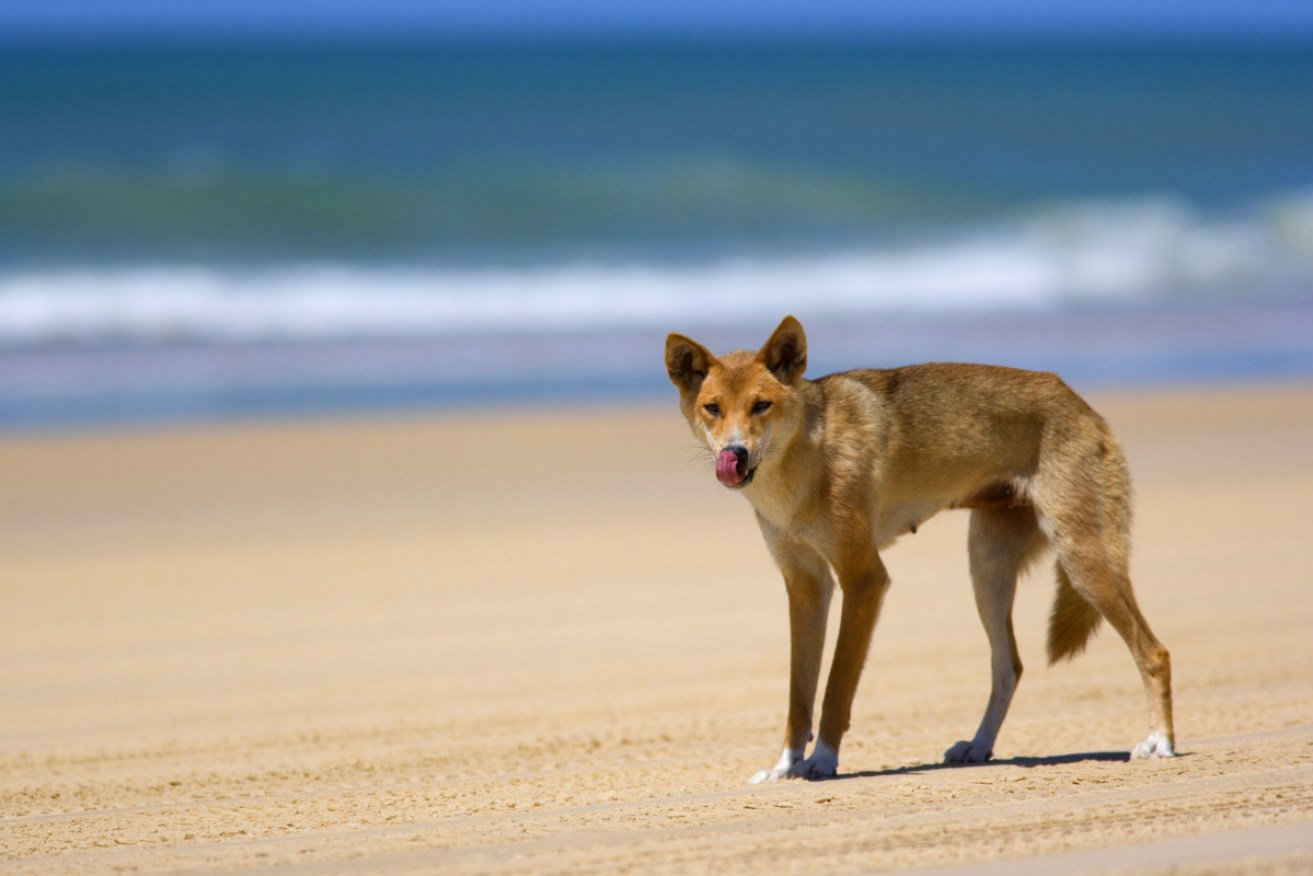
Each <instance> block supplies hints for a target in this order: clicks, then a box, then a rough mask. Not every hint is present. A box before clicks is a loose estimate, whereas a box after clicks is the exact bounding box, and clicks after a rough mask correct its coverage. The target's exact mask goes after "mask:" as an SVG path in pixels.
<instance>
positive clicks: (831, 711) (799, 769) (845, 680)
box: [789, 547, 889, 779]
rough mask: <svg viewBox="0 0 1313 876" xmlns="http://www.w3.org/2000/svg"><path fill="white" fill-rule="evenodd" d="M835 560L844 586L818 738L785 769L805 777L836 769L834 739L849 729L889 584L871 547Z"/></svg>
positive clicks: (837, 740) (820, 776) (829, 774)
mask: <svg viewBox="0 0 1313 876" xmlns="http://www.w3.org/2000/svg"><path fill="white" fill-rule="evenodd" d="M845 559H847V558H845ZM836 565H837V571H838V573H839V586H840V588H842V590H843V611H842V614H841V615H840V618H839V640H838V642H837V643H836V645H835V649H834V663H833V665H831V667H830V678H829V680H828V681H827V682H826V685H825V701H824V703H823V706H822V709H821V732H820V738H819V739H817V741H816V748H815V749H814V750H813V751H812V755H811V757H809V758H807V759H806V760H803V761H799V762H798V763H796V764H794V765H793V766H792V767H791V768H790V770H789V774H790V775H794V776H799V777H801V778H804V779H827V778H830V777H832V776H834V775H835V773H836V772H837V770H838V767H839V743H840V742H842V740H843V734H844V733H845V732H846V731H847V730H848V724H849V720H850V718H851V716H852V706H853V697H854V696H855V695H856V694H857V682H858V681H859V680H860V679H861V676H862V668H863V667H864V666H865V664H866V653H867V650H868V649H869V648H870V646H871V634H872V632H873V631H874V630H875V622H876V619H877V618H879V616H880V605H881V603H882V602H883V601H884V594H885V590H887V589H888V586H889V575H888V573H887V572H886V571H885V568H884V563H882V562H881V561H880V557H879V556H878V555H877V554H876V552H875V549H874V547H871V548H869V549H868V551H866V552H865V554H864V555H859V556H858V558H857V561H856V562H846V563H844V564H842V565H838V564H836Z"/></svg>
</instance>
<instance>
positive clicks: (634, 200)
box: [0, 42, 1313, 430]
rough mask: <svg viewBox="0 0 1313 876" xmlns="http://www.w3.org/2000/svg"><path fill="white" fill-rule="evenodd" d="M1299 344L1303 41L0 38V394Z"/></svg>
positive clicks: (132, 401)
mask: <svg viewBox="0 0 1313 876" xmlns="http://www.w3.org/2000/svg"><path fill="white" fill-rule="evenodd" d="M784 313H794V314H796V315H798V316H799V317H800V318H801V319H803V321H804V324H805V325H806V326H807V327H808V329H809V332H810V334H811V336H812V343H813V355H812V363H813V368H814V369H815V370H816V371H817V372H820V371H822V370H830V369H834V368H844V367H858V366H873V365H893V364H900V363H902V362H906V361H916V360H924V359H975V360H988V361H996V362H1002V363H1006V364H1015V365H1021V366H1024V367H1036V368H1046V369H1051V370H1057V371H1059V372H1060V373H1063V374H1064V375H1065V376H1067V377H1068V378H1069V380H1071V382H1073V383H1075V384H1076V385H1078V386H1086V385H1092V384H1100V383H1104V384H1107V383H1117V384H1141V383H1147V382H1162V381H1192V380H1225V379H1241V378H1278V379H1280V378H1298V377H1307V376H1309V375H1313V45H1265V46H1255V45H1234V46H1229V45H1221V44H1214V45H1193V46H1172V45H1161V44H1147V43H1136V44H1127V45H1118V44H1112V43H1102V44H1076V43H1065V44H1056V45H1047V46H1045V45H1033V44H1029V45H1027V44H1014V45H984V44H952V45H946V44H941V45H933V44H850V45H836V44H820V43H798V44H789V43H779V42H776V43H753V44H741V45H740V44H727V43H696V44H691V43H686V44H598V43H589V44H585V43H580V44H560V43H558V44H539V45H529V44H518V45H517V44H482V45H457V44H418V43H417V44H397V43H389V44H382V43H380V44H371V45H365V46H360V45H354V46H353V45H345V44H341V45H317V46H310V45H279V44H274V43H264V44H259V45H248V46H242V47H238V46H231V47H222V46H197V45H190V46H178V47H167V46H141V47H130V46H103V47H96V46H80V47H40V48H37V47H28V48H14V47H9V48H0V429H11V430H12V429H24V428H34V427H50V426H55V427H58V426H64V425H86V424H103V423H125V422H137V421H141V420H151V421H158V420H178V419H192V418H215V417H233V416H246V415H264V414H267V413H314V412H330V411H336V410H342V409H394V408H398V407H408V408H409V407H432V406H441V405H452V404H479V403H507V402H516V401H526V400H533V401H553V400H558V399H562V398H568V399H571V400H574V399H589V398H601V399H630V398H634V397H655V396H657V395H658V394H659V393H662V392H667V391H668V386H667V385H666V382H665V377H664V373H663V369H662V365H661V348H662V343H663V339H664V335H665V333H666V332H667V331H672V330H677V331H681V332H684V333H686V334H692V335H694V336H695V337H699V338H704V339H706V340H707V342H708V343H710V344H712V345H714V346H717V347H721V346H725V347H730V346H733V347H737V346H751V345H754V344H756V343H759V342H760V341H761V340H762V339H764V337H765V335H766V333H768V332H769V330H770V329H771V327H773V325H774V324H775V323H776V322H777V321H778V319H779V318H780V317H781V316H782V315H783V314H784Z"/></svg>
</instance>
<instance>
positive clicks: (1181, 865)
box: [0, 385, 1313, 876]
mask: <svg viewBox="0 0 1313 876" xmlns="http://www.w3.org/2000/svg"><path fill="white" fill-rule="evenodd" d="M1093 401H1094V402H1095V404H1096V406H1098V407H1100V408H1101V409H1102V410H1103V411H1104V413H1105V414H1106V415H1107V416H1108V418H1109V420H1110V421H1111V422H1112V424H1113V426H1114V428H1115V429H1116V430H1117V431H1118V432H1119V434H1120V435H1121V436H1122V438H1123V442H1124V443H1125V445H1126V447H1127V450H1128V453H1129V456H1130V459H1131V464H1132V468H1133V470H1134V472H1135V474H1136V477H1137V483H1138V489H1139V502H1138V511H1137V513H1138V518H1137V525H1136V538H1137V553H1136V557H1135V564H1134V571H1135V577H1136V582H1137V589H1138V592H1139V594H1140V599H1141V603H1142V605H1143V607H1144V609H1145V612H1146V614H1147V616H1148V617H1149V619H1150V621H1151V622H1152V624H1153V626H1154V628H1155V630H1156V631H1157V632H1158V634H1159V635H1160V636H1161V637H1162V639H1163V640H1164V641H1165V642H1166V643H1167V645H1168V646H1169V647H1170V648H1171V650H1172V655H1173V662H1174V667H1175V674H1176V679H1175V680H1176V712H1177V732H1178V748H1179V750H1180V751H1181V752H1182V754H1183V756H1182V757H1179V758H1177V759H1175V760H1170V761H1158V762H1134V763H1131V762H1127V761H1126V751H1127V750H1128V748H1129V746H1130V745H1131V744H1133V743H1134V742H1135V741H1137V740H1138V739H1139V738H1141V736H1142V735H1143V734H1144V732H1145V730H1146V723H1147V718H1146V709H1145V704H1144V701H1143V695H1142V693H1141V689H1140V684H1139V680H1138V677H1137V675H1136V672H1135V668H1134V666H1133V664H1132V662H1131V660H1130V657H1129V655H1128V653H1127V651H1126V648H1125V647H1124V646H1123V645H1122V643H1121V642H1120V641H1118V640H1117V638H1116V637H1115V635H1113V634H1112V633H1111V632H1110V631H1108V630H1106V629H1105V630H1104V631H1103V632H1102V633H1101V634H1100V636H1099V637H1098V639H1097V640H1096V641H1095V642H1094V643H1093V645H1092V647H1091V648H1090V650H1089V652H1088V653H1087V654H1085V655H1084V656H1083V657H1081V658H1079V659H1078V660H1077V661H1076V662H1075V663H1072V664H1064V665H1062V666H1059V667H1056V668H1046V667H1045V666H1044V659H1043V640H1044V615H1045V612H1046V610H1047V606H1048V601H1049V599H1050V597H1051V593H1052V589H1051V586H1050V582H1049V578H1048V575H1047V574H1037V575H1035V576H1033V577H1032V578H1030V579H1028V580H1027V581H1026V582H1024V583H1023V585H1022V588H1021V591H1020V594H1019V597H1018V607H1017V629H1018V634H1019V637H1020V639H1021V647H1022V657H1023V659H1024V661H1025V663H1026V665H1027V666H1028V667H1029V670H1028V674H1027V675H1026V677H1025V679H1024V680H1023V681H1022V684H1021V688H1020V691H1019V693H1018V696H1017V699H1016V702H1015V703H1014V705H1013V709H1012V714H1011V717H1010V718H1009V721H1008V723H1007V725H1006V726H1005V727H1004V730H1003V734H1002V736H1001V738H1000V740H999V744H998V748H997V755H998V757H999V760H998V761H996V762H994V763H992V764H989V765H984V766H979V767H965V768H941V767H940V766H938V765H937V761H938V758H939V757H940V755H941V753H942V752H943V750H944V749H945V748H947V747H948V745H950V744H951V743H952V742H954V741H955V740H957V739H960V738H962V737H964V736H966V735H968V734H969V733H970V732H972V730H973V729H974V727H975V724H976V721H977V720H978V718H979V715H980V711H981V710H982V709H983V707H984V704H985V699H986V695H987V687H988V666H987V648H986V644H985V638H984V634H983V633H982V632H981V630H980V628H979V623H978V621H977V620H976V618H975V610H974V606H973V602H972V598H971V592H970V586H969V583H968V579H967V575H966V562H965V550H964V543H965V534H964V533H965V523H966V518H965V516H964V515H960V514H958V515H945V516H943V517H941V518H938V519H937V520H935V521H933V522H932V523H930V524H928V525H926V526H925V527H923V528H922V530H921V533H920V534H919V535H916V536H914V537H910V538H907V539H905V540H904V541H903V542H901V543H900V544H899V545H897V546H896V547H894V548H893V549H892V550H891V551H889V552H888V553H887V554H886V561H887V564H888V566H889V568H890V570H891V572H892V574H893V577H894V588H893V590H892V591H891V593H890V596H889V599H888V601H887V603H886V608H885V613H884V617H883V619H882V622H881V626H880V628H879V630H878V631H877V633H876V644H875V645H874V647H873V650H872V653H871V657H870V661H869V663H868V669H867V673H866V677H865V679H864V680H863V684H862V687H861V690H860V691H859V693H858V700H857V703H856V708H855V714H854V722H853V730H852V731H851V733H850V734H849V736H848V738H847V739H846V740H845V742H844V750H843V756H842V759H841V763H840V769H841V771H842V775H841V777H840V778H839V779H837V780H834V781H827V782H818V783H806V782H785V783H780V784H775V785H769V786H752V787H749V786H747V785H745V784H744V782H745V780H746V779H747V778H748V777H749V776H750V775H751V774H752V773H753V772H754V771H755V770H757V769H758V768H760V767H762V766H766V765H769V764H770V763H772V762H773V760H774V758H775V756H776V754H777V751H778V744H779V741H780V736H781V733H782V730H783V719H784V705H785V689H786V668H787V659H788V658H787V652H786V641H787V632H786V617H785V602H784V594H783V588H782V586H781V584H780V582H779V580H778V578H777V576H776V573H775V572H774V570H773V568H772V567H771V565H770V562H769V560H768V559H767V556H766V552H765V550H764V549H763V548H762V546H761V543H760V539H759V536H758V535H757V533H756V531H755V526H754V523H753V520H752V515H751V513H750V512H749V510H748V508H747V506H746V503H744V501H743V500H742V498H741V497H739V496H735V495H732V494H730V493H729V492H728V491H726V490H723V489H722V488H720V487H719V486H718V485H717V484H716V483H715V481H714V478H713V477H712V473H711V471H710V468H709V467H708V466H707V465H706V464H705V463H704V462H701V461H699V460H698V459H697V454H696V453H695V451H694V450H693V447H692V438H691V437H690V436H689V435H688V433H687V431H686V429H685V427H684V425H683V423H682V422H681V421H680V419H679V416H678V413H677V412H676V410H675V405H674V402H673V400H672V401H671V403H670V404H669V405H668V406H663V407H661V408H659V409H636V410H605V411H575V412H571V413H569V414H568V415H561V414H560V413H559V412H552V413H551V415H550V416H548V415H547V413H546V412H520V413H506V414H495V413H488V414H478V415H459V416H457V415H451V416H447V417H436V418H427V419H425V418H413V419H395V420H390V421H374V422H358V421H339V422H329V423H323V422H319V423H299V424H297V423H293V424H281V425H244V426H225V427H210V428H195V429H173V430H157V431H152V432H145V433H131V434H118V435H112V434H111V435H79V436H64V437H50V438H34V437H27V438H14V437H10V438H8V439H5V440H4V441H3V442H0V872H6V873H9V872H12V873H42V874H45V873H112V872H147V873H149V872H160V871H224V872H227V871H234V870H245V871H250V870H256V871H258V870H276V871H278V872H287V873H301V872H306V873H335V872H347V873H366V872H389V873H411V872H414V873H428V872H442V873H460V872H487V873H546V872H569V873H621V872H643V873H681V872H694V873H701V872H707V871H710V870H713V869H714V870H716V871H719V872H721V873H736V872H770V873H795V872H796V873H803V872H806V873H846V872H875V871H885V870H903V869H909V868H928V869H929V871H930V872H935V873H963V874H1041V873H1043V874H1049V873H1062V874H1064V876H1074V874H1080V873H1093V872H1099V873H1101V872H1135V873H1155V874H1158V873H1173V874H1205V873H1207V874H1240V873H1244V874H1251V873H1252V874H1278V873H1308V872H1313V536H1311V535H1310V525H1309V522H1308V518H1309V511H1310V504H1311V500H1313V386H1307V385H1296V386H1284V387H1280V386H1278V387H1266V388H1262V387H1245V388H1233V389H1226V390H1208V391H1203V390H1200V391H1192V392H1181V393H1174V394H1166V393H1162V394H1130V395H1127V394H1123V395H1118V396H1106V395H1105V396H1102V397H1101V396H1097V395H1096V396H1094V397H1093ZM832 626H833V625H832Z"/></svg>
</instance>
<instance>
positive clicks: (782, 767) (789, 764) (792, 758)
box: [748, 748, 802, 785]
mask: <svg viewBox="0 0 1313 876" xmlns="http://www.w3.org/2000/svg"><path fill="white" fill-rule="evenodd" d="M801 760H802V752H801V751H800V750H795V749H792V748H786V749H784V751H783V752H781V753H780V759H779V760H777V761H776V762H775V766H773V767H771V768H770V769H768V770H757V773H756V775H754V776H753V777H752V778H750V779H748V784H749V785H760V784H761V783H762V782H778V781H779V780H780V779H787V778H788V777H789V770H791V769H793V766H794V764H796V763H798V762H799V761H801Z"/></svg>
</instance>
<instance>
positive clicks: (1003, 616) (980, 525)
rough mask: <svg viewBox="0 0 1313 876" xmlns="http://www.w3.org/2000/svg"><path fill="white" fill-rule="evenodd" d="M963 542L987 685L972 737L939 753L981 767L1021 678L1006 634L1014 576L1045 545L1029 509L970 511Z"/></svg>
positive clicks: (1009, 625) (1014, 645)
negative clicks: (986, 653) (986, 655)
mask: <svg viewBox="0 0 1313 876" xmlns="http://www.w3.org/2000/svg"><path fill="white" fill-rule="evenodd" d="M968 544H969V553H970V560H971V583H972V586H973V588H974V589H975V595H976V609H977V610H978V611H979V612H980V620H981V623H983V624H984V627H985V635H986V636H988V637H989V649H990V675H991V685H990V691H989V704H988V705H987V706H986V707H985V714H984V716H983V717H982V718H981V719H980V726H979V728H978V729H977V730H976V734H975V736H974V737H973V738H972V739H970V740H963V741H961V742H958V743H957V744H955V745H954V746H953V747H951V748H949V749H948V751H946V752H944V760H945V762H947V763H981V762H983V761H986V760H989V758H990V757H992V756H993V754H994V740H995V739H997V738H998V731H999V728H1000V727H1002V726H1003V719H1004V718H1005V717H1007V713H1008V707H1009V706H1010V705H1011V704H1012V696H1013V694H1014V693H1015V692H1016V689H1017V681H1018V679H1019V678H1020V677H1021V658H1020V657H1019V656H1018V654H1017V640H1016V636H1015V635H1014V633H1013V631H1012V602H1013V597H1014V596H1015V594H1016V590H1017V576H1018V575H1019V574H1020V573H1021V572H1022V570H1023V569H1024V568H1025V566H1026V565H1027V564H1028V563H1029V562H1030V561H1032V560H1033V559H1034V558H1035V556H1036V555H1037V554H1038V553H1039V552H1040V551H1041V550H1042V549H1043V547H1044V544H1045V542H1044V538H1043V536H1042V535H1041V534H1040V531H1039V526H1038V525H1037V523H1036V520H1035V512H1034V511H1033V510H1032V509H1031V508H1028V507H1019V508H980V509H976V510H975V511H973V512H971V525H970V529H969V536H968Z"/></svg>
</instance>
